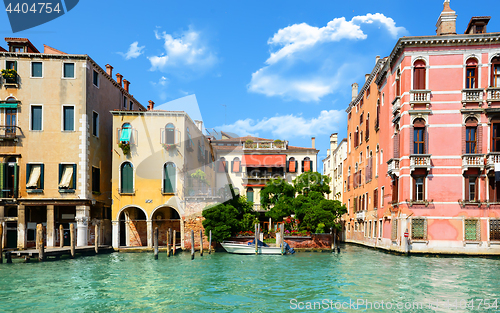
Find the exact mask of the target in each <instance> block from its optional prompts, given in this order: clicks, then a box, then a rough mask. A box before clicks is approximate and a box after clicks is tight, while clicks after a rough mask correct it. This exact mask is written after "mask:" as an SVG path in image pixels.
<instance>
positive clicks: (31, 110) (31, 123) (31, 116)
mask: <svg viewBox="0 0 500 313" xmlns="http://www.w3.org/2000/svg"><path fill="white" fill-rule="evenodd" d="M33 107H40V108H41V110H42V111H41V112H42V113H41V117H40V129H33ZM43 111H44V110H43V104H30V127H29V130H30V131H35V132H41V131H43ZM18 113H19V112H18Z"/></svg>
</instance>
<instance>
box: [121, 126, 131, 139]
mask: <svg viewBox="0 0 500 313" xmlns="http://www.w3.org/2000/svg"><path fill="white" fill-rule="evenodd" d="M131 136H132V125H130V124H129V123H124V124H123V125H122V129H121V132H120V142H121V143H130V138H131Z"/></svg>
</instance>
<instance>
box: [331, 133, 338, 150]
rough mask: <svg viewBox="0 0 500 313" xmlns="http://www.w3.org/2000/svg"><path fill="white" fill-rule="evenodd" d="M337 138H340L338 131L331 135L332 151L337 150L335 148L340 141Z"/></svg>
mask: <svg viewBox="0 0 500 313" xmlns="http://www.w3.org/2000/svg"><path fill="white" fill-rule="evenodd" d="M337 138H338V135H337V133H334V134H331V135H330V150H331V151H332V152H333V151H335V149H337V142H338V139H337Z"/></svg>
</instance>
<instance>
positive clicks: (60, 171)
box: [57, 164, 74, 185]
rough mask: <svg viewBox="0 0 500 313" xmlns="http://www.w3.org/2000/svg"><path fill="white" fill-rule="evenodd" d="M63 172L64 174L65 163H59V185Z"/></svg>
mask: <svg viewBox="0 0 500 313" xmlns="http://www.w3.org/2000/svg"><path fill="white" fill-rule="evenodd" d="M62 174H63V165H62V164H59V181H58V182H57V184H58V185H59V184H60V183H61V178H62ZM73 175H74V173H73Z"/></svg>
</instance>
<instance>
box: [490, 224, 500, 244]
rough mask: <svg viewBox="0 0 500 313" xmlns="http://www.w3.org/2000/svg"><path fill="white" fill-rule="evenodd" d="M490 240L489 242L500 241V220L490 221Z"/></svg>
mask: <svg viewBox="0 0 500 313" xmlns="http://www.w3.org/2000/svg"><path fill="white" fill-rule="evenodd" d="M490 240H491V241H499V240H500V219H491V220H490Z"/></svg>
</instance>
